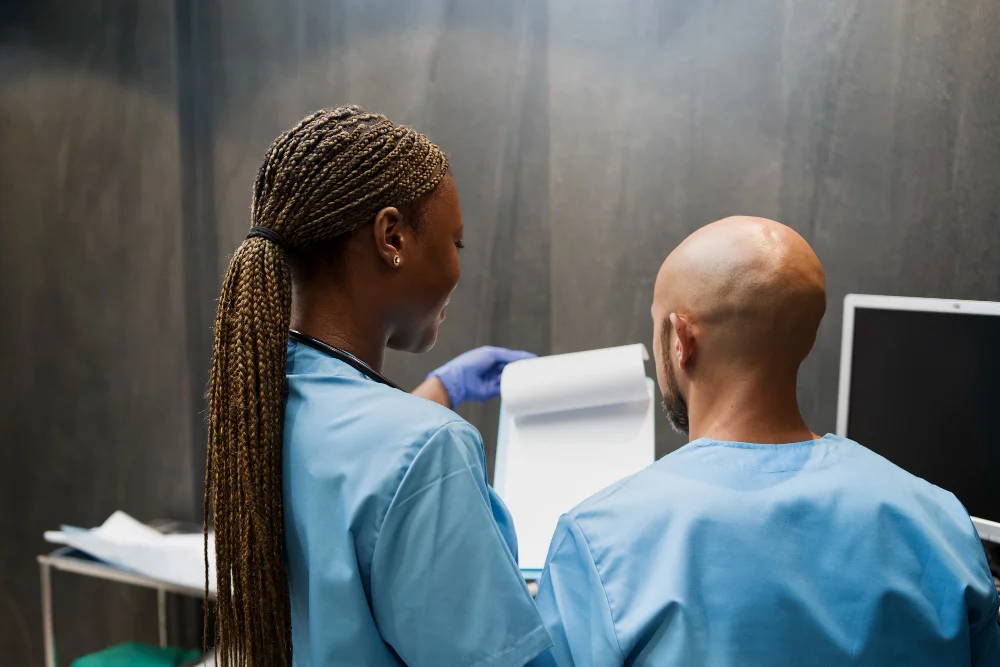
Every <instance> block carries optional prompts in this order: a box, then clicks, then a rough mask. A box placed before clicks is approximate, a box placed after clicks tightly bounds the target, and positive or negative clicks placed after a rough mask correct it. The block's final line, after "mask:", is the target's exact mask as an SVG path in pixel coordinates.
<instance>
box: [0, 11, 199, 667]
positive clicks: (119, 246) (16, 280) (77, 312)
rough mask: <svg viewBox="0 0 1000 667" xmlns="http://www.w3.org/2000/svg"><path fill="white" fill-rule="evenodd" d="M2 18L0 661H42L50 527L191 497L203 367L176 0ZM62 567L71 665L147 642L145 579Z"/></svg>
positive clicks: (172, 510) (59, 597)
mask: <svg viewBox="0 0 1000 667" xmlns="http://www.w3.org/2000/svg"><path fill="white" fill-rule="evenodd" d="M0 19H2V20H0V34H2V37H3V41H2V47H0V220H2V229H3V235H2V238H0V323H2V325H0V355H2V356H0V359H2V369H3V372H2V375H3V379H4V382H3V385H4V387H3V390H2V398H0V441H2V444H0V447H2V455H0V664H2V665H11V666H15V665H16V666H19V667H20V666H33V665H41V664H42V643H41V612H40V603H39V583H38V582H39V578H38V574H37V567H36V566H35V562H34V557H35V555H36V554H38V553H40V552H41V551H42V550H45V549H47V547H46V546H45V544H44V543H43V542H42V539H41V535H42V531H43V530H46V529H53V528H57V527H58V526H59V525H60V523H69V524H72V525H79V526H92V525H96V524H98V523H100V522H101V521H103V520H104V519H105V518H107V516H108V515H109V514H110V513H111V512H112V511H114V510H115V509H118V508H121V509H125V510H127V511H128V512H130V513H131V514H133V515H134V516H136V517H139V518H141V519H146V520H148V519H153V518H156V517H180V518H188V519H196V518H198V517H199V516H200V506H201V504H200V502H199V501H198V499H197V493H198V489H199V488H200V481H199V480H198V479H197V474H198V473H197V471H198V469H199V468H200V467H201V466H203V464H201V463H200V461H199V459H200V457H202V456H203V455H202V453H201V452H202V451H203V450H202V445H201V443H200V442H196V441H195V439H194V437H193V433H194V432H195V430H196V428H197V416H196V414H195V412H194V409H193V408H192V406H193V405H194V403H193V401H192V397H191V387H192V386H193V384H194V383H195V382H197V383H198V384H203V380H201V379H197V380H195V379H194V378H192V368H193V367H194V366H193V365H192V364H190V363H189V362H188V357H189V353H188V346H187V342H186V327H187V325H188V316H187V314H186V311H187V308H186V306H185V293H184V289H185V287H184V286H185V259H184V256H185V251H184V248H183V247H182V238H183V229H182V196H181V194H182V193H181V179H180V175H181V170H180V157H181V151H180V139H179V137H180V133H179V123H178V99H177V89H178V81H179V80H178V73H177V63H176V52H175V49H176V31H175V7H174V6H173V4H172V3H166V2H151V3H146V2H141V3H139V2H82V3H58V2H48V3H46V2H37V3H27V2H26V3H17V4H15V3H7V4H4V5H3V6H2V8H0ZM213 279H214V277H213ZM199 393H200V392H199ZM53 584H54V587H55V594H56V597H55V601H56V604H57V609H56V612H57V613H56V616H55V629H56V635H57V639H58V640H59V641H58V644H59V649H60V656H61V657H62V660H63V662H62V664H64V665H66V664H69V660H70V659H71V658H74V657H77V656H79V655H80V654H81V653H83V652H89V651H95V650H98V649H100V648H103V647H104V646H106V645H107V644H109V643H113V642H118V641H125V640H128V639H131V638H138V639H143V640H146V641H152V642H155V641H156V636H157V635H156V616H155V609H156V604H155V595H154V594H153V593H151V592H149V591H142V590H139V589H134V588H130V587H125V586H118V585H114V584H108V583H105V582H94V581H88V580H86V579H83V578H80V577H77V576H76V575H61V574H56V575H54V577H53ZM188 616H189V617H192V618H196V617H197V614H196V613H195V614H194V616H191V614H188ZM189 623H190V621H189ZM193 634H194V633H193V632H191V631H190V630H189V631H188V632H187V633H186V635H187V636H188V638H189V640H190V638H191V636H192V635H193ZM175 636H180V635H175Z"/></svg>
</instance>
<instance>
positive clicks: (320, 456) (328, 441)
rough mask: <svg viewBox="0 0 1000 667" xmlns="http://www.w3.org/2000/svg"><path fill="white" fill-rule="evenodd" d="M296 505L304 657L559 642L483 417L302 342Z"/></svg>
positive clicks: (295, 352) (292, 478)
mask: <svg viewBox="0 0 1000 667" xmlns="http://www.w3.org/2000/svg"><path fill="white" fill-rule="evenodd" d="M287 378H288V401H287V405H286V408H285V435H284V462H283V472H284V479H283V486H284V489H283V491H284V517H285V540H286V546H287V558H288V579H289V587H290V592H291V608H292V646H293V659H294V664H295V665H296V666H297V667H329V666H331V665H365V666H367V667H379V666H381V665H400V664H407V665H410V666H411V667H417V666H421V665H434V666H435V667H437V666H440V665H470V666H471V665H477V666H481V667H506V666H508V665H509V666H511V667H514V666H517V667H521V666H522V665H524V664H525V663H527V662H528V661H529V660H530V659H531V658H533V657H535V656H536V655H538V654H539V653H540V652H541V651H543V650H544V649H546V648H547V647H549V646H551V644H552V642H551V640H550V639H549V637H548V634H547V633H546V631H545V628H544V625H543V624H542V621H541V618H540V617H539V615H538V612H537V610H536V609H535V606H534V604H533V602H532V600H531V596H530V594H529V593H528V589H527V586H526V585H525V583H524V580H523V578H522V577H521V574H520V572H519V571H518V568H517V562H516V554H517V542H516V539H515V537H514V531H513V527H512V524H511V519H510V515H509V513H508V512H507V509H506V508H505V507H504V506H503V503H502V502H501V501H500V499H499V498H498V497H497V496H496V495H495V494H494V493H493V490H492V489H491V488H490V487H489V486H488V484H487V478H486V461H485V456H484V454H483V445H482V440H481V438H480V436H479V433H478V432H477V431H476V430H475V429H474V428H473V427H472V426H470V425H469V424H468V423H467V422H465V421H463V420H462V419H461V418H460V417H459V416H458V415H456V414H455V413H454V412H452V411H451V410H447V409H446V408H444V407H442V406H440V405H437V404H436V403H432V402H431V401H427V400H425V399H422V398H418V397H416V396H412V395H410V394H407V393H405V392H402V391H399V390H396V389H392V388H391V387H388V386H386V385H384V384H379V383H377V382H374V381H372V380H370V379H368V378H367V377H366V376H364V375H363V374H361V373H360V372H358V371H357V370H355V369H354V368H352V367H350V366H348V365H347V364H345V363H343V362H341V361H339V360H337V359H333V358H331V357H329V356H327V355H324V354H323V353H321V352H319V351H317V350H314V349H313V348H310V347H308V346H306V345H302V344H301V343H298V342H296V341H291V342H289V345H288V369H287Z"/></svg>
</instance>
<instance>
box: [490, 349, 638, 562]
mask: <svg viewBox="0 0 1000 667" xmlns="http://www.w3.org/2000/svg"><path fill="white" fill-rule="evenodd" d="M646 359H648V354H647V352H646V348H645V347H644V346H642V345H627V346H623V347H614V348H608V349H604V350H592V351H588V352H575V353H572V354H561V355H554V356H550V357H541V358H538V359H527V360H525V361H518V362H515V363H512V364H510V365H508V366H507V367H506V368H505V369H504V372H503V376H502V378H501V396H502V407H501V413H500V428H499V432H498V436H497V458H496V472H495V474H494V488H495V489H496V491H497V493H498V494H499V495H500V497H501V498H502V499H503V501H504V504H506V505H507V509H508V510H510V513H511V516H512V517H513V519H514V528H515V530H516V531H517V538H518V551H519V561H520V566H521V569H522V570H540V569H541V568H542V567H543V565H544V563H545V555H546V553H547V551H548V547H549V541H550V540H551V538H552V534H553V532H554V531H555V527H556V523H557V522H558V520H559V517H560V515H562V514H564V513H565V512H567V511H569V510H570V509H572V508H573V507H574V506H575V505H576V504H578V503H580V502H581V501H583V500H585V499H586V498H587V497H588V496H591V495H593V494H594V493H597V492H598V491H600V490H601V489H603V488H605V487H607V486H609V485H611V484H613V483H615V482H616V481H618V480H620V479H622V478H623V477H627V476H628V475H631V474H633V473H635V472H638V471H639V470H641V469H642V468H644V467H646V466H647V465H649V464H650V463H652V462H653V460H654V446H655V441H654V416H655V412H654V394H653V391H654V389H653V381H652V380H650V379H649V378H647V377H646V372H645V363H644V362H645V361H646Z"/></svg>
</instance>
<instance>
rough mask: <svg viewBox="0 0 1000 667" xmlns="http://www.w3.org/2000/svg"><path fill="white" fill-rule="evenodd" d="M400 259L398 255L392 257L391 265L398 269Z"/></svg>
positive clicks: (401, 259)
mask: <svg viewBox="0 0 1000 667" xmlns="http://www.w3.org/2000/svg"><path fill="white" fill-rule="evenodd" d="M402 261H403V258H402V257H400V256H399V255H396V256H395V257H393V258H392V265H393V266H395V267H396V268H397V269H398V268H399V264H400V262H402Z"/></svg>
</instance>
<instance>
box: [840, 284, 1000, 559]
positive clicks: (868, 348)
mask: <svg viewBox="0 0 1000 667" xmlns="http://www.w3.org/2000/svg"><path fill="white" fill-rule="evenodd" d="M837 434H838V435H842V436H846V437H848V438H850V439H852V440H855V441H857V442H859V443H861V444H862V445H864V446H865V447H868V448H869V449H871V450H873V451H875V452H877V453H878V454H881V455H882V456H884V457H885V458H887V459H889V460H890V461H892V462H893V463H895V464H896V465H898V466H900V467H901V468H903V469H905V470H908V471H909V472H911V473H913V474H914V475H917V476H918V477H923V478H924V479H926V480H927V481H929V482H931V483H932V484H936V485H937V486H940V487H942V488H944V489H947V490H948V491H951V492H952V493H954V494H955V495H956V496H957V497H958V499H959V500H960V501H961V502H962V503H963V504H964V505H965V507H966V509H967V510H968V511H969V514H970V515H972V517H973V519H972V521H973V523H974V524H975V526H976V529H977V530H978V531H979V536H980V537H981V538H983V539H984V540H989V541H991V542H998V543H1000V303H990V302H985V301H951V300H947V299H914V298H907V297H892V296H869V295H860V294H850V295H848V296H847V298H845V299H844V333H843V340H842V343H841V353H840V392H839V395H838V401H837Z"/></svg>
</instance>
